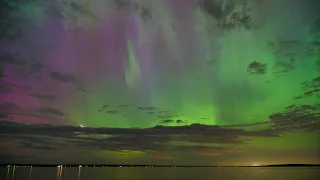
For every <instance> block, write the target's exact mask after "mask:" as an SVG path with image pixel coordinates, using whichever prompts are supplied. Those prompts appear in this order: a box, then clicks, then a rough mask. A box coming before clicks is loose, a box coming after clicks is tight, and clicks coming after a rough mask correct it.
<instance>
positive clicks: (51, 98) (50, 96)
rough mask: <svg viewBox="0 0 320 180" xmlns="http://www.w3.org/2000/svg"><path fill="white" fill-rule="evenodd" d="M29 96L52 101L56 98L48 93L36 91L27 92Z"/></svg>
mask: <svg viewBox="0 0 320 180" xmlns="http://www.w3.org/2000/svg"><path fill="white" fill-rule="evenodd" d="M29 96H30V97H34V98H38V99H41V100H46V101H53V100H55V99H56V97H54V96H52V95H49V94H38V93H31V94H29Z"/></svg>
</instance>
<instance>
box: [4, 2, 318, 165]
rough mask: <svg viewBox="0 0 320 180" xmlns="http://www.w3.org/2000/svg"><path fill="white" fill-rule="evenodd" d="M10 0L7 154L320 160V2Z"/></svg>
mask: <svg viewBox="0 0 320 180" xmlns="http://www.w3.org/2000/svg"><path fill="white" fill-rule="evenodd" d="M1 3H3V4H2V5H1V8H2V9H1V10H0V12H1V14H2V15H1V17H4V18H3V20H1V22H0V34H1V35H0V36H1V37H0V75H1V80H0V82H1V84H0V85H1V86H0V102H1V104H0V111H1V117H0V118H1V120H2V124H1V126H0V133H1V136H0V139H1V141H2V142H3V146H2V147H1V148H0V150H1V153H0V161H1V162H2V161H3V162H4V161H26V162H29V161H34V162H38V161H39V162H55V160H58V161H65V162H69V161H70V162H79V160H80V162H79V163H81V162H82V161H85V162H105V161H111V162H116V163H119V162H120V163H135V162H145V163H151V162H156V163H162V164H163V163H164V164H165V163H169V162H170V163H172V162H176V163H182V164H190V163H191V164H192V163H195V164H201V163H203V164H236V165H243V164H249V165H250V164H252V163H262V164H263V163H271V164H272V163H320V154H319V152H320V144H319V143H318V142H319V139H320V134H319V125H320V100H319V99H320V93H319V92H320V15H319V13H318V12H317V7H318V6H320V3H319V1H317V0H47V1H42V0H23V1H22V0H10V1H9V0H8V1H3V2H1ZM8 121H9V122H11V123H8ZM16 123H17V124H16ZM44 124H46V125H45V126H44ZM80 125H83V126H85V127H84V128H81V127H75V126H80ZM34 128H35V129H36V130H35V129H34ZM42 128H43V129H44V130H43V129H42ZM59 128H61V129H60V130H59ZM66 146H69V148H67V147H66ZM51 152H56V153H55V154H56V155H55V156H57V157H54V158H53V157H47V156H46V154H47V153H51ZM66 153H69V154H72V155H70V156H69V157H68V158H69V159H66V160H65V159H64V158H63V155H64V154H66ZM84 153H85V154H87V156H86V157H82V154H84ZM24 157H26V159H27V160H24V159H25V158H24ZM79 157H80V158H79ZM50 158H53V159H50ZM30 159H31V160H30Z"/></svg>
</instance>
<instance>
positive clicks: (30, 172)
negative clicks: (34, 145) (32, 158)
mask: <svg viewBox="0 0 320 180" xmlns="http://www.w3.org/2000/svg"><path fill="white" fill-rule="evenodd" d="M31 179H32V166H31V167H30V171H29V180H31Z"/></svg>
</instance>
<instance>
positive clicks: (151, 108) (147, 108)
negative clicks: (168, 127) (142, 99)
mask: <svg viewBox="0 0 320 180" xmlns="http://www.w3.org/2000/svg"><path fill="white" fill-rule="evenodd" d="M138 109H140V110H155V109H156V108H155V107H152V106H149V107H138Z"/></svg>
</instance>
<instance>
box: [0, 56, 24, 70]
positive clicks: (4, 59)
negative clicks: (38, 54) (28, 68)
mask: <svg viewBox="0 0 320 180" xmlns="http://www.w3.org/2000/svg"><path fill="white" fill-rule="evenodd" d="M0 63H1V64H8V65H13V66H17V67H23V66H25V65H26V64H27V63H26V62H25V61H23V60H21V59H20V56H19V55H17V54H13V53H2V54H0Z"/></svg>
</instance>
